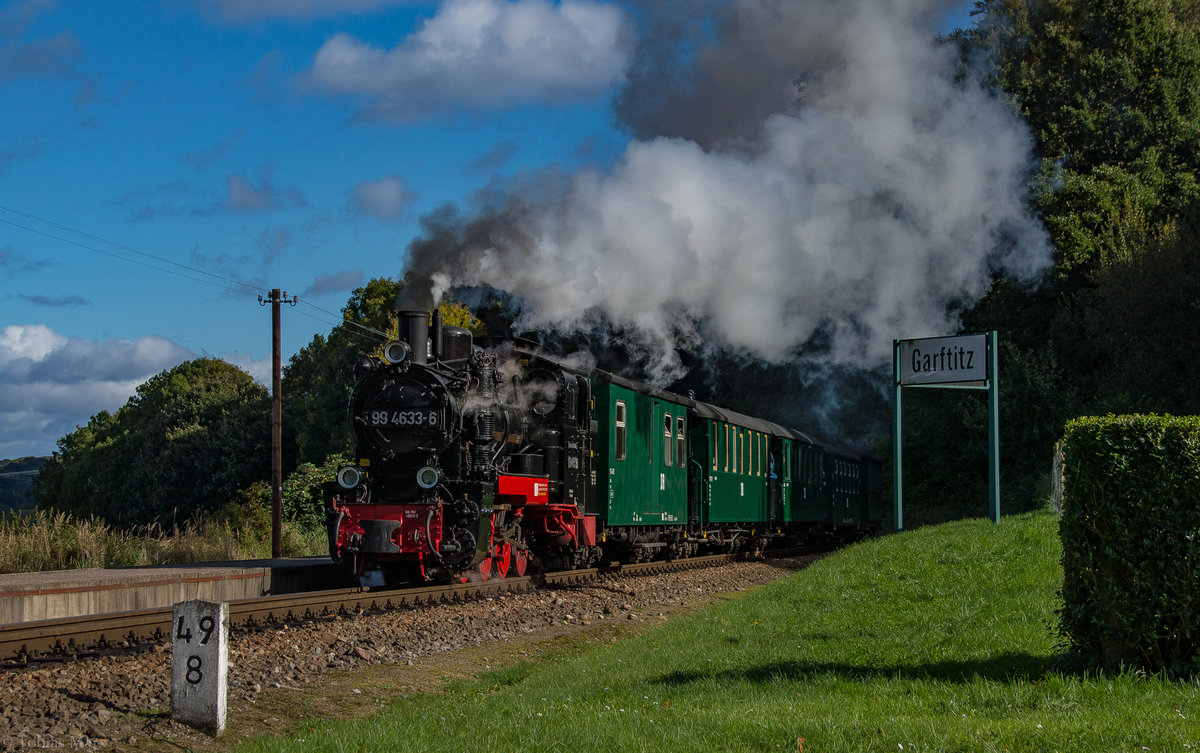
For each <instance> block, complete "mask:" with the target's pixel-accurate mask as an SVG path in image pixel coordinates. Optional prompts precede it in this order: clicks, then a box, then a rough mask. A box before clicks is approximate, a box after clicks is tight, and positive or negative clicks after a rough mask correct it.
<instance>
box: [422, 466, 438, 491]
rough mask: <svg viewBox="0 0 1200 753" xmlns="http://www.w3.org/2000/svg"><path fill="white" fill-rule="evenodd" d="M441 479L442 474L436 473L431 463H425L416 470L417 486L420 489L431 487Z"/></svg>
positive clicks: (436, 470)
mask: <svg viewBox="0 0 1200 753" xmlns="http://www.w3.org/2000/svg"><path fill="white" fill-rule="evenodd" d="M441 479H442V474H440V473H438V469H437V468H434V467H433V466H432V465H427V466H425V467H424V468H422V469H421V470H419V471H417V486H419V487H421V488H422V489H432V488H433V487H435V486H437V485H438V481H441Z"/></svg>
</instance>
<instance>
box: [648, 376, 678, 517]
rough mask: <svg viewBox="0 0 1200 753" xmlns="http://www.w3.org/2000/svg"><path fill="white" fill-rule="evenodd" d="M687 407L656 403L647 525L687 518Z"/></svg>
mask: <svg viewBox="0 0 1200 753" xmlns="http://www.w3.org/2000/svg"><path fill="white" fill-rule="evenodd" d="M685 414H686V409H685V408H683V406H679V405H673V404H671V403H664V402H660V401H658V400H655V401H654V421H653V423H652V424H651V427H652V432H653V436H652V438H651V442H650V494H651V498H650V499H651V505H650V515H648V516H646V517H647V522H654V523H679V522H683V521H684V520H685V519H686V516H687V445H686V439H685V437H686V436H687V434H686V431H687V422H686V417H685Z"/></svg>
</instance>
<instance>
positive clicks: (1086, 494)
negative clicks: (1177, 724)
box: [1060, 415, 1200, 675]
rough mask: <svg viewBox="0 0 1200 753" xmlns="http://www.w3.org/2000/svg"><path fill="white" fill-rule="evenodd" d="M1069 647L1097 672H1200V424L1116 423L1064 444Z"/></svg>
mask: <svg viewBox="0 0 1200 753" xmlns="http://www.w3.org/2000/svg"><path fill="white" fill-rule="evenodd" d="M1063 455H1064V467H1065V476H1064V484H1063V515H1062V522H1061V524H1060V534H1061V536H1062V541H1063V570H1064V575H1065V580H1064V584H1063V601H1064V607H1063V612H1062V625H1061V629H1062V633H1063V636H1064V638H1065V639H1066V640H1067V643H1068V647H1069V648H1070V649H1071V650H1072V651H1074V652H1076V653H1077V655H1078V656H1079V657H1080V658H1082V659H1083V660H1084V661H1085V662H1087V663H1088V664H1089V665H1092V666H1104V667H1110V668H1112V667H1117V666H1120V665H1123V664H1124V665H1133V666H1140V667H1143V668H1145V669H1147V670H1150V671H1159V670H1166V671H1168V672H1170V673H1172V674H1179V675H1183V674H1193V673H1195V672H1196V670H1197V669H1200V660H1198V659H1197V655H1196V649H1197V643H1198V640H1200V417H1187V418H1178V417H1172V416H1154V415H1150V416H1105V417H1102V418H1080V419H1076V420H1074V421H1071V422H1070V423H1068V424H1067V429H1066V435H1065V437H1064V439H1063Z"/></svg>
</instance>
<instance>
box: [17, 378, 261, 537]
mask: <svg viewBox="0 0 1200 753" xmlns="http://www.w3.org/2000/svg"><path fill="white" fill-rule="evenodd" d="M269 415H270V410H269V401H268V396H267V391H266V389H264V388H263V387H262V386H260V385H258V384H257V383H255V381H254V379H253V378H252V377H251V376H250V375H249V374H247V373H246V372H244V371H242V370H241V369H239V368H237V367H236V366H233V365H231V364H228V363H225V362H224V361H221V360H218V359H215V358H199V359H196V360H193V361H186V362H184V363H182V364H180V365H179V366H176V367H175V368H173V369H170V370H168V371H164V372H162V373H160V374H158V375H156V376H154V377H151V378H150V379H149V380H147V381H146V382H145V383H144V384H142V385H141V386H139V387H138V388H137V392H136V393H135V394H134V395H133V397H131V398H130V399H129V401H128V402H127V403H126V404H125V405H124V406H123V407H122V408H121V409H120V410H118V411H117V413H116V414H115V415H114V414H109V413H107V412H106V411H101V412H100V413H97V414H96V415H94V416H92V418H91V420H89V421H88V424H87V425H86V426H84V427H79V428H77V429H76V430H75V431H74V432H71V433H70V434H68V435H67V436H65V437H63V438H62V439H60V440H59V441H58V450H57V451H56V452H55V453H54V455H53V456H52V457H51V458H50V460H48V461H47V462H46V465H45V466H44V467H43V469H42V472H41V473H40V474H39V475H38V478H37V480H36V482H35V495H36V497H37V499H38V503H39V505H41V506H43V507H51V508H54V509H57V510H61V511H64V512H69V513H72V514H75V515H77V516H81V517H83V516H91V515H96V516H99V517H101V518H104V519H105V520H108V521H110V522H112V523H115V524H119V525H129V526H132V525H143V524H149V523H159V524H163V525H172V524H174V523H176V522H180V523H181V522H184V521H186V520H188V519H190V518H191V517H192V516H193V515H195V514H196V513H197V512H202V511H208V510H214V509H217V508H219V507H221V506H222V505H224V504H225V503H226V502H227V501H229V500H230V499H231V498H233V496H234V495H235V493H236V492H237V491H238V490H239V489H241V488H242V487H244V486H247V485H249V484H250V483H252V482H253V481H255V480H256V479H261V478H265V477H266V476H267V473H268V470H269V457H270V454H269V452H268V451H267V448H268V447H269V445H270V440H269V432H270V420H269Z"/></svg>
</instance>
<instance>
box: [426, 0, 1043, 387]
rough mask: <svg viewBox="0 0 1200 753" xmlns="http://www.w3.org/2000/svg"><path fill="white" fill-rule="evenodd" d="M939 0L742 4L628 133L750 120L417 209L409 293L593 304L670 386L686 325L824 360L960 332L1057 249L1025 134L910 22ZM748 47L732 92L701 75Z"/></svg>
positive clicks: (773, 354)
mask: <svg viewBox="0 0 1200 753" xmlns="http://www.w3.org/2000/svg"><path fill="white" fill-rule="evenodd" d="M941 5H945V3H944V2H942V3H939V2H935V0H907V1H902V2H896V1H895V0H836V1H835V0H818V1H812V0H806V1H805V2H794V1H793V0H741V2H738V3H736V4H735V5H734V6H732V8H731V9H727V10H728V12H727V13H725V14H724V15H722V16H721V17H720V18H718V19H716V20H717V21H718V22H719V25H718V27H717V30H716V32H715V34H713V35H712V37H713V38H712V39H710V40H708V41H707V42H706V44H707V45H708V46H707V47H703V48H702V49H701V50H700V52H698V53H697V55H696V57H695V59H694V60H693V61H692V62H693V64H694V66H693V67H694V73H693V75H692V76H691V77H690V78H686V77H685V78H684V79H683V80H681V81H675V82H674V83H675V87H676V89H678V90H679V91H682V92H683V93H682V94H679V95H671V97H670V101H667V102H664V101H657V102H655V103H652V104H651V105H650V106H648V107H647V108H645V109H643V110H641V111H639V113H638V116H637V118H638V119H637V123H636V126H637V130H639V132H643V133H645V132H647V131H650V130H653V128H652V126H653V125H654V123H655V122H656V115H655V113H671V114H672V115H671V118H667V117H663V118H662V127H661V129H660V132H666V133H680V131H679V130H678V128H676V126H677V125H678V123H677V122H676V121H673V120H672V118H674V117H676V114H677V113H678V112H679V111H681V110H688V109H690V110H691V111H693V112H696V113H697V117H700V116H701V115H702V113H703V112H704V110H705V109H706V108H707V110H708V111H710V112H712V113H714V115H716V116H717V117H715V118H714V120H717V121H720V120H721V118H722V117H723V116H722V112H723V108H724V107H726V106H727V105H728V106H734V105H736V106H738V107H739V108H741V109H740V110H739V112H743V113H747V112H748V113H751V114H753V113H754V112H761V113H762V115H761V116H758V117H757V122H756V124H755V127H754V128H753V129H750V130H748V128H747V125H746V123H745V122H738V123H733V122H729V123H728V127H727V128H724V130H723V131H722V130H720V129H718V131H717V132H715V133H716V134H720V133H724V134H725V137H724V138H721V137H720V136H719V135H715V134H714V131H713V130H712V129H711V128H709V129H708V130H707V131H704V133H705V135H704V136H700V135H697V136H696V137H695V139H688V138H680V137H675V138H670V137H663V136H659V137H645V138H641V139H639V140H637V141H634V142H632V143H631V144H630V145H629V147H628V149H627V151H626V153H625V155H624V156H623V157H622V159H621V160H620V162H619V163H618V164H617V166H616V167H615V168H614V169H613V171H612V172H611V173H608V174H600V173H597V172H592V171H585V172H581V173H578V174H575V175H572V176H568V177H567V178H565V179H564V180H562V181H560V186H559V187H560V188H561V190H558V191H556V192H553V193H552V195H551V196H550V197H548V198H547V197H538V198H535V199H533V200H530V199H529V198H528V197H521V198H518V197H516V196H515V195H514V196H511V197H510V198H508V199H506V200H505V202H504V204H503V206H500V207H495V206H492V207H489V208H485V209H480V210H478V212H477V213H476V214H475V215H474V216H472V217H469V218H467V219H466V220H465V221H463V222H446V221H445V220H446V218H445V217H441V218H437V217H435V218H430V219H429V220H428V221H427V223H426V231H427V234H426V236H425V237H423V238H422V239H419V240H418V241H416V242H414V244H413V245H412V247H411V249H410V251H411V254H412V267H411V270H410V277H409V280H410V283H412V282H414V281H415V282H416V283H417V287H418V288H420V289H421V292H422V293H423V292H424V291H426V290H427V291H429V292H430V293H431V294H432V295H433V296H434V297H437V296H439V295H440V294H441V293H442V292H443V291H444V290H445V289H446V288H447V287H449V286H450V285H454V284H478V283H486V284H490V285H492V286H495V287H497V288H502V289H505V290H508V291H511V292H514V293H516V294H518V295H519V296H521V297H522V298H523V300H524V302H525V308H524V312H525V313H524V319H523V321H522V324H525V325H527V326H542V325H557V326H567V327H569V326H572V325H583V324H587V323H588V322H589V318H590V317H593V316H594V314H595V313H596V312H600V313H603V314H605V315H607V317H609V318H610V319H611V320H612V321H613V322H615V323H617V324H619V325H623V326H626V327H630V328H632V329H635V330H636V331H638V332H639V333H640V334H641V335H642V337H643V338H644V339H645V340H646V341H649V342H650V343H653V344H657V345H658V346H659V347H660V348H661V351H662V352H663V353H664V354H665V355H666V357H665V358H664V359H663V361H662V365H661V366H660V367H659V370H658V376H659V377H661V378H664V379H665V378H670V377H672V376H678V374H677V373H675V367H676V364H677V363H678V361H677V359H676V358H675V350H674V349H675V348H678V347H692V346H694V345H695V344H696V343H697V342H699V341H700V339H701V333H703V337H706V338H713V337H715V338H717V339H718V340H719V341H721V342H722V343H724V344H727V345H729V346H732V347H734V348H738V349H743V350H745V351H747V352H749V353H751V354H754V355H757V356H760V357H762V358H766V359H769V360H782V359H786V358H788V357H789V356H791V355H793V354H794V353H795V352H796V349H797V348H798V347H799V346H802V345H803V344H804V343H805V342H807V341H809V338H811V337H812V336H813V335H814V334H816V333H820V334H822V335H823V336H827V337H828V338H829V352H828V353H827V354H826V356H825V357H826V358H830V359H832V360H833V361H834V362H836V363H842V364H847V365H851V366H861V367H868V368H874V367H878V366H879V365H881V364H885V363H888V362H889V358H890V349H891V341H892V339H893V338H896V337H918V336H924V335H936V334H947V333H950V332H953V331H954V330H955V328H956V326H957V322H956V321H954V320H953V319H952V316H951V315H950V314H948V313H947V308H948V306H949V305H950V304H951V303H955V302H963V301H973V300H976V299H977V298H978V297H979V296H981V295H982V294H983V293H984V292H986V290H987V287H988V285H989V282H990V275H991V274H992V273H995V272H1003V273H1005V274H1009V275H1012V276H1015V277H1018V278H1031V277H1034V276H1036V275H1037V274H1038V273H1039V272H1041V271H1042V270H1044V269H1045V268H1046V267H1047V265H1048V264H1049V263H1050V253H1049V249H1048V245H1047V240H1046V237H1045V234H1044V231H1043V230H1042V228H1041V227H1040V225H1039V224H1038V223H1037V222H1036V221H1035V220H1033V219H1032V218H1031V217H1030V216H1029V215H1028V213H1027V211H1026V207H1025V203H1024V199H1025V195H1026V179H1027V176H1028V174H1029V169H1030V165H1031V140H1030V136H1029V133H1028V130H1027V128H1026V127H1025V125H1024V124H1023V123H1022V122H1021V121H1020V119H1019V118H1018V117H1017V116H1016V115H1015V114H1013V113H1012V112H1011V111H1010V110H1009V109H1008V108H1007V107H1005V106H1004V105H1003V104H1002V103H1000V102H999V101H997V100H996V99H995V98H994V97H993V96H991V95H990V94H989V93H987V92H986V91H985V90H984V89H983V88H981V87H980V86H979V85H977V84H976V83H974V82H972V81H970V80H967V81H963V80H959V79H958V78H957V77H959V76H961V74H962V71H961V70H960V69H959V67H958V65H957V59H956V58H955V56H954V52H953V50H951V49H948V46H939V45H937V44H936V43H935V42H934V41H933V40H932V38H931V37H930V35H929V32H928V31H927V30H926V28H927V27H924V26H923V25H922V24H923V23H924V22H925V21H927V20H928V18H929V17H930V15H931V14H936V13H937V12H938V11H939V7H940V6H941ZM750 49H753V50H755V51H756V52H755V54H754V55H752V56H749V57H747V58H746V60H745V61H743V62H744V66H743V68H742V69H741V74H742V75H743V76H744V78H745V81H746V85H745V86H744V87H741V88H739V87H737V86H736V81H733V82H730V81H729V79H731V76H730V74H729V71H727V70H726V71H724V72H723V73H722V75H720V76H716V75H714V68H719V67H722V66H727V65H729V64H730V61H731V60H732V59H734V58H735V57H736V56H735V54H734V53H736V52H737V51H739V50H750ZM676 62H678V61H676ZM669 68H670V66H664V67H661V68H655V67H654V66H651V65H645V64H643V65H641V67H640V68H639V67H638V63H637V62H636V61H635V69H637V75H636V76H635V77H634V79H633V81H634V83H632V84H631V87H635V88H639V87H640V88H653V87H651V86H649V85H648V83H647V82H649V81H652V80H653V79H654V76H655V75H658V76H660V77H661V78H662V81H661V83H662V84H663V86H668V84H667V80H668V79H669V77H670V74H671V71H670V70H668V69H669ZM763 77H773V78H768V79H766V80H764V78H763ZM796 80H800V81H802V82H803V83H802V85H801V86H800V87H799V91H801V92H803V97H802V101H799V100H798V99H797V98H796V97H795V94H796V92H797V88H796V87H795V86H792V82H793V81H796ZM789 87H791V88H790V91H791V92H792V94H793V97H792V99H791V100H790V101H789V100H788V98H787V97H784V96H781V92H783V91H784V90H788V89H789ZM727 92H730V94H729V97H728V99H729V102H728V103H727V102H725V101H723V100H724V98H725V94H726V93H727ZM732 92H736V96H735V95H734V94H733V93H732ZM747 92H750V93H755V92H757V94H756V95H755V96H754V101H753V102H747V101H746V97H747V96H748V94H747ZM625 95H626V96H625V105H626V106H628V103H629V99H628V95H629V90H627V91H626V93H625ZM698 100H699V101H698ZM701 130H702V129H701ZM700 132H701V131H700V130H697V131H696V133H697V134H699V133H700ZM747 133H753V136H752V137H751V138H746V134H747ZM421 277H424V278H425V279H427V280H428V285H427V286H426V285H425V284H423V283H421V282H420V279H421Z"/></svg>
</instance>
